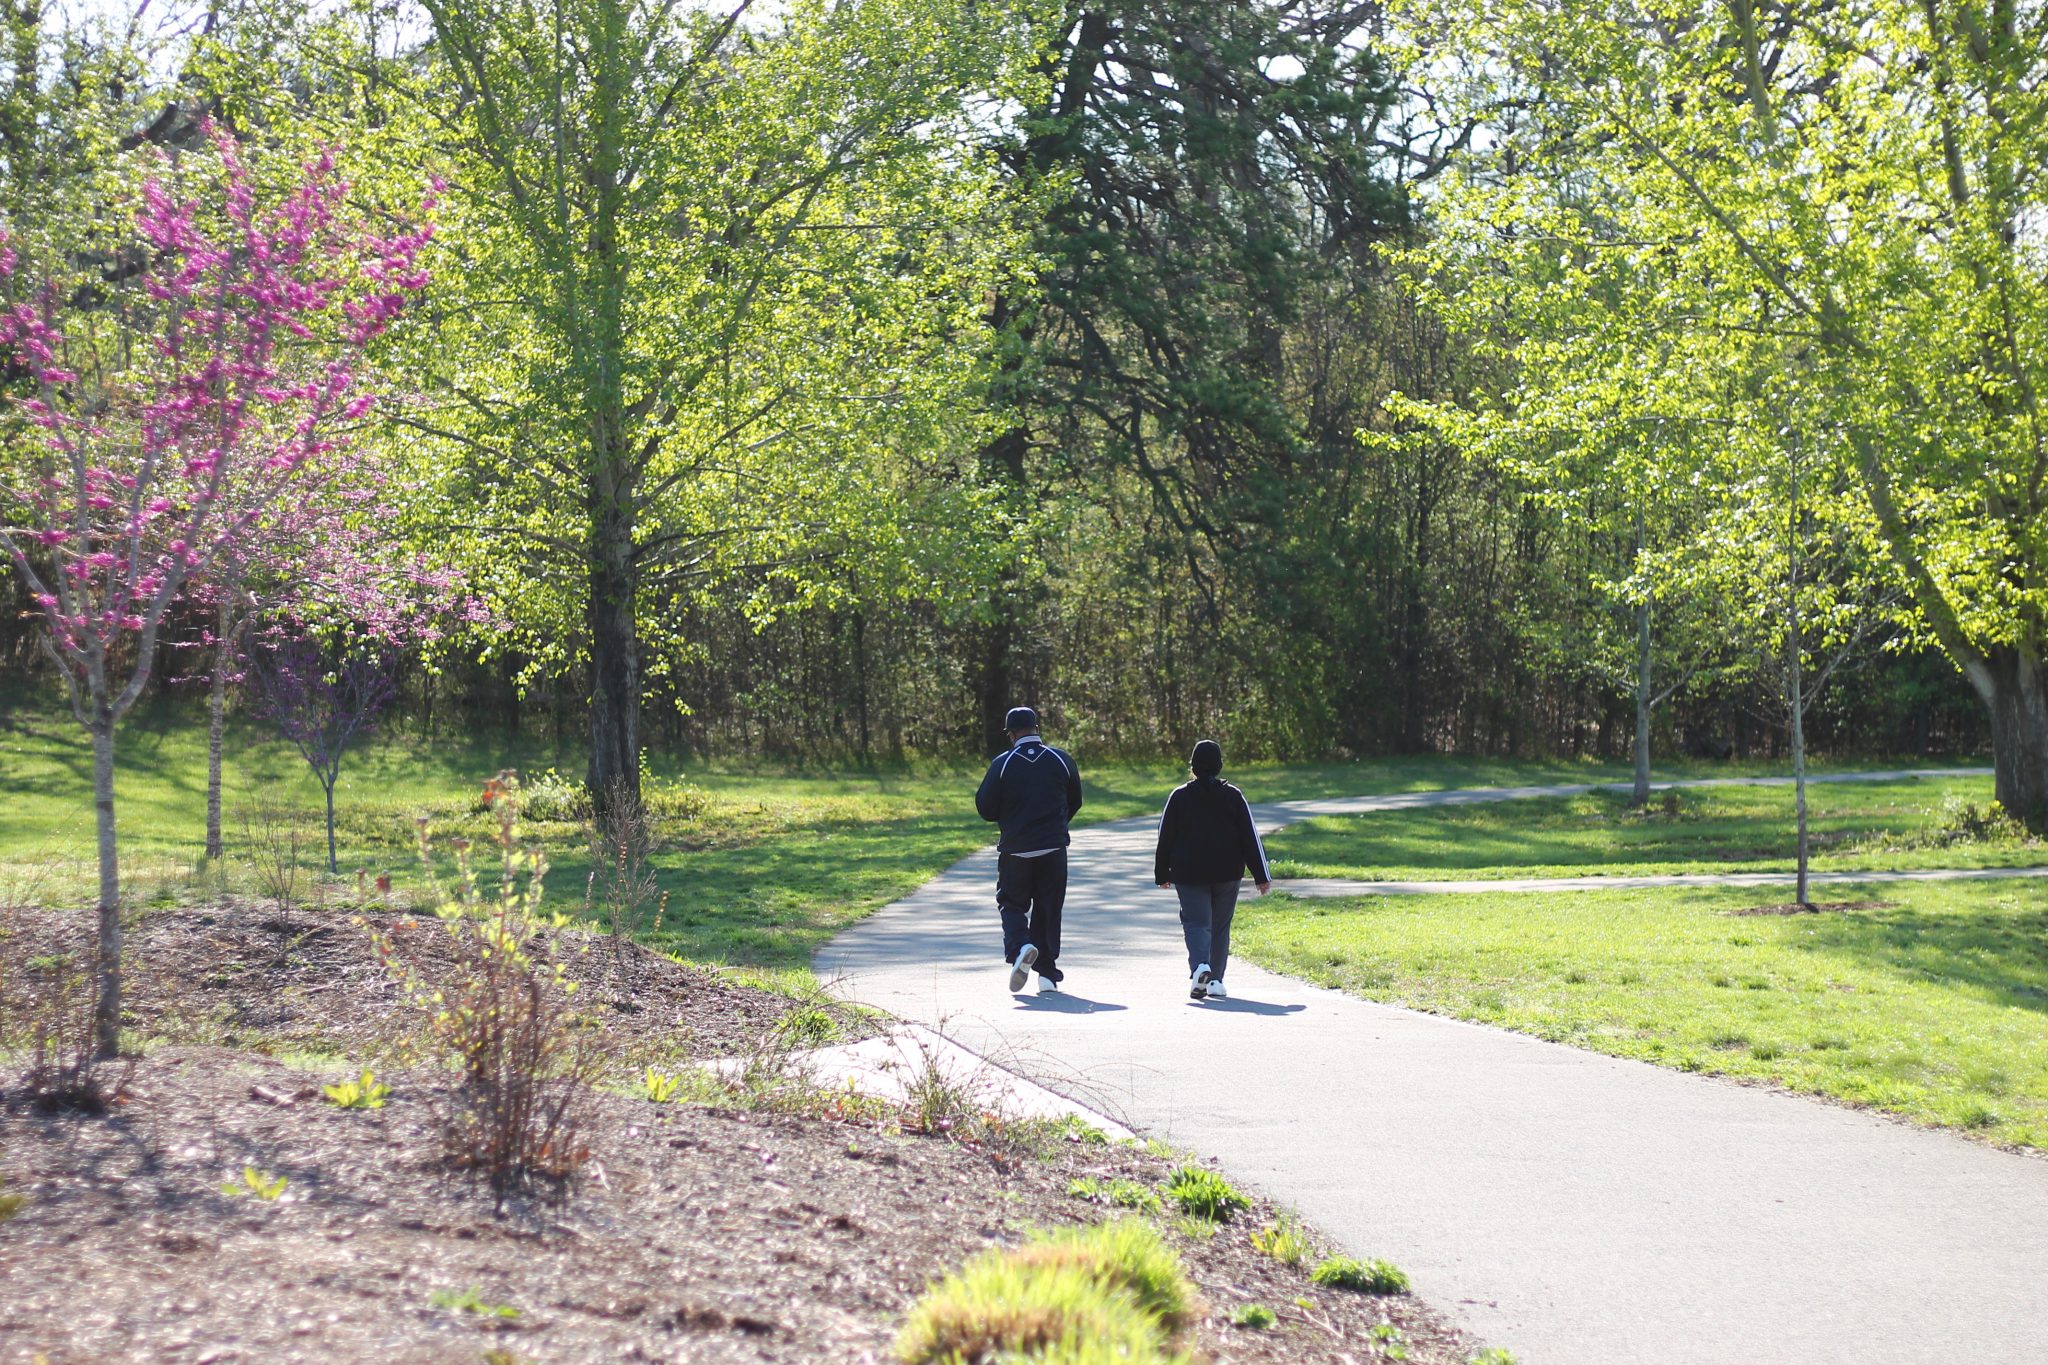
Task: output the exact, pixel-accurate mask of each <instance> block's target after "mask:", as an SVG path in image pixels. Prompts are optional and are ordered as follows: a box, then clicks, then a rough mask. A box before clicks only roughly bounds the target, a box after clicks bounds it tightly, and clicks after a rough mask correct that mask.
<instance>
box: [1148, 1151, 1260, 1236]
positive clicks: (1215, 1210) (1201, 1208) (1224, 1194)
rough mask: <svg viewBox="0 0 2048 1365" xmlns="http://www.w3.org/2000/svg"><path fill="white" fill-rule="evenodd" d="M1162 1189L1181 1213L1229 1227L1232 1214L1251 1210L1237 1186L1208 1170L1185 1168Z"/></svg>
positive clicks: (1176, 1172) (1167, 1181)
mask: <svg viewBox="0 0 2048 1365" xmlns="http://www.w3.org/2000/svg"><path fill="white" fill-rule="evenodd" d="M1159 1188H1160V1192H1161V1193H1162V1194H1164V1195H1165V1196H1166V1197H1167V1198H1168V1199H1170V1200H1172V1201H1173V1203H1174V1205H1175V1207H1177V1208H1178V1209H1180V1211H1181V1212H1182V1213H1185V1214H1189V1215H1191V1216H1193V1217H1196V1218H1202V1219H1207V1220H1208V1221H1210V1222H1214V1223H1227V1222H1229V1221H1230V1219H1231V1216H1232V1215H1233V1214H1236V1213H1238V1212H1240V1211H1242V1210H1244V1209H1248V1208H1250V1207H1251V1201H1250V1200H1249V1199H1247V1198H1245V1197H1244V1195H1242V1194H1240V1193H1239V1192H1238V1190H1237V1187H1236V1186H1234V1185H1232V1184H1231V1183H1230V1182H1229V1181H1228V1180H1225V1179H1224V1178H1223V1177H1222V1175H1220V1174H1219V1173H1217V1172H1215V1171H1212V1170H1209V1169H1208V1168H1207V1167H1205V1166H1195V1165H1186V1166H1182V1167H1180V1168H1179V1169H1177V1170H1175V1171H1174V1173H1173V1174H1172V1175H1170V1176H1168V1177H1167V1178H1166V1180H1165V1182H1164V1183H1163V1184H1162V1185H1161V1186H1160V1187H1159Z"/></svg>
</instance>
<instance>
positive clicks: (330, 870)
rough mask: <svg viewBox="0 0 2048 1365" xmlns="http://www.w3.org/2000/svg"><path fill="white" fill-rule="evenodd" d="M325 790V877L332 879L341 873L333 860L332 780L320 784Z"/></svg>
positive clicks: (338, 865)
mask: <svg viewBox="0 0 2048 1365" xmlns="http://www.w3.org/2000/svg"><path fill="white" fill-rule="evenodd" d="M321 785H322V786H324V787H325V788H326V789H327V875H328V876H330V877H332V876H334V875H335V874H337V873H339V872H340V871H341V865H340V864H339V863H337V862H336V861H335V859H334V779H333V778H329V779H328V780H327V781H325V782H323V783H322V784H321Z"/></svg>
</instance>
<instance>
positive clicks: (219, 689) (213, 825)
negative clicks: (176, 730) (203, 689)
mask: <svg viewBox="0 0 2048 1365" xmlns="http://www.w3.org/2000/svg"><path fill="white" fill-rule="evenodd" d="M231 624H232V622H231V621H230V619H229V608H228V605H227V603H226V602H225V601H223V602H222V603H221V605H220V608H219V615H218V616H217V617H216V618H215V626H214V643H213V681H212V683H211V685H210V686H209V687H208V689H207V698H206V705H207V713H206V857H207V861H209V862H218V861H220V858H221V856H222V854H223V852H224V851H225V850H224V848H223V846H222V844H221V837H220V777H221V752H222V749H223V747H224V743H225V740H226V737H227V714H228V677H227V673H228V628H229V626H230V625H231Z"/></svg>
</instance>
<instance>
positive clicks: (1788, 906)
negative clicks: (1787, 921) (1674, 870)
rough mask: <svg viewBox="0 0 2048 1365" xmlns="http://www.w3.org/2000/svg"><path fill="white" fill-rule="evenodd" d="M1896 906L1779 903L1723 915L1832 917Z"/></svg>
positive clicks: (1881, 903) (1885, 903)
mask: <svg viewBox="0 0 2048 1365" xmlns="http://www.w3.org/2000/svg"><path fill="white" fill-rule="evenodd" d="M1897 904H1898V902H1897V901H1808V902H1807V903H1806V904H1804V905H1802V904H1800V903H1799V902H1798V901H1780V902H1779V903H1777V904H1776V905H1745V906H1743V907H1742V908H1741V909H1740V910H1728V911H1725V912H1723V913H1725V914H1729V915H1735V916H1742V915H1832V914H1841V913H1846V912H1848V911H1851V910H1890V909H1891V908H1893V907H1894V906H1896V905H1897Z"/></svg>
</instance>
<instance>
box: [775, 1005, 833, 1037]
mask: <svg viewBox="0 0 2048 1365" xmlns="http://www.w3.org/2000/svg"><path fill="white" fill-rule="evenodd" d="M775 1031H776V1032H777V1033H779V1034H781V1035H782V1037H783V1038H785V1039H787V1040H788V1041H789V1044H790V1045H791V1046H792V1047H806V1048H808V1047H823V1046H825V1045H826V1044H828V1043H833V1042H837V1041H838V1039H839V1036H840V1032H841V1030H840V1027H839V1021H838V1020H837V1019H836V1018H834V1017H833V1016H832V1012H831V1011H830V1010H827V1009H824V1008H822V1007H820V1006H818V1005H797V1006H796V1007H795V1008H793V1009H791V1010H789V1011H788V1012H787V1013H786V1014H784V1015H783V1016H782V1017H781V1018H780V1019H778V1020H776V1021H775Z"/></svg>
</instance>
